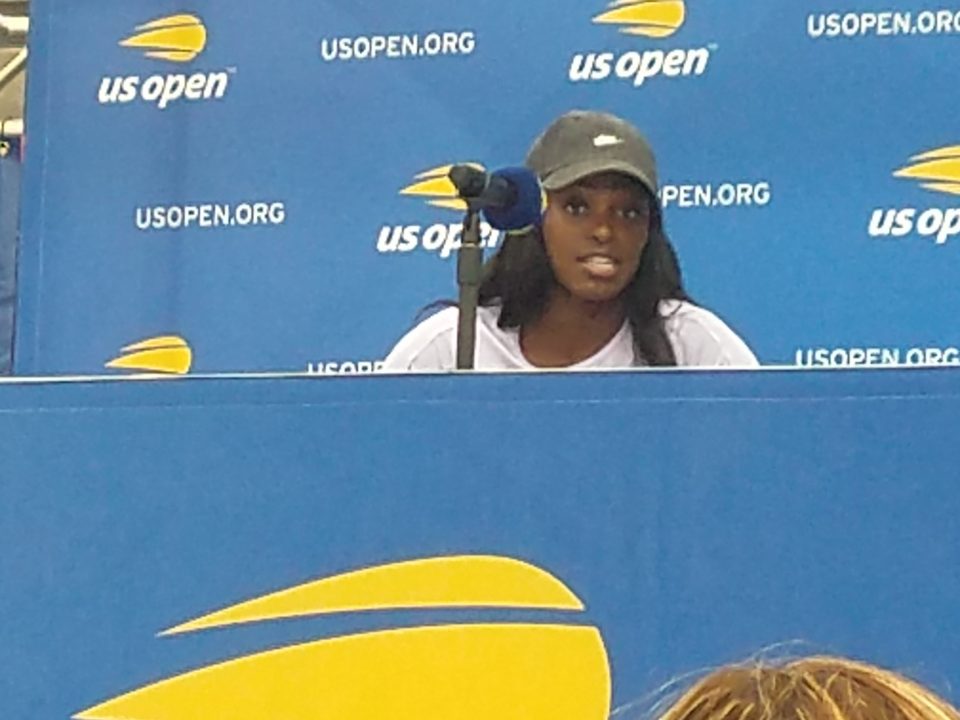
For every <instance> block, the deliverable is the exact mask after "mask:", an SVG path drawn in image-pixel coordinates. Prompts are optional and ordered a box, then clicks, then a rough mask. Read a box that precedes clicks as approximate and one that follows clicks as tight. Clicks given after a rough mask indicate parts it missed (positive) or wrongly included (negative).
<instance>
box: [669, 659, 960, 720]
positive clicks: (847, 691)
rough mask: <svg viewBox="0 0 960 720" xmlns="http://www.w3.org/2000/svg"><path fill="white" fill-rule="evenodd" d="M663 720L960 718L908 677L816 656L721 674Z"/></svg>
mask: <svg viewBox="0 0 960 720" xmlns="http://www.w3.org/2000/svg"><path fill="white" fill-rule="evenodd" d="M658 720H960V713H958V712H957V710H956V708H954V707H953V706H951V705H950V704H949V703H948V702H946V701H945V700H943V699H942V698H940V697H938V696H937V695H935V694H934V693H933V692H931V691H930V690H927V689H926V688H925V687H923V686H922V685H920V684H919V683H916V682H914V681H913V680H909V679H907V678H905V677H903V676H902V675H898V674H897V673H894V672H891V671H889V670H884V669H882V668H878V667H875V666H873V665H868V664H867V663H862V662H857V661H854V660H847V659H845V658H838V657H826V656H818V657H808V658H801V659H795V660H788V661H784V662H780V663H776V664H770V663H754V664H745V665H731V666H727V667H723V668H720V669H719V670H715V671H713V672H711V673H710V674H709V675H707V676H705V677H703V678H702V679H700V680H699V681H698V682H697V683H695V684H694V685H693V687H691V688H690V689H689V690H687V691H686V692H685V693H683V694H682V695H681V696H680V697H679V699H678V700H677V701H676V702H674V703H673V705H672V706H671V707H670V708H668V709H667V710H666V711H665V712H664V713H662V714H661V715H659V717H658Z"/></svg>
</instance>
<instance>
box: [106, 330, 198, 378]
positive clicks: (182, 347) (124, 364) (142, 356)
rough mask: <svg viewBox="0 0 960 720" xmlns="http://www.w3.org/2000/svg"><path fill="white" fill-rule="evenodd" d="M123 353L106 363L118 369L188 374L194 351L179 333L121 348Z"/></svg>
mask: <svg viewBox="0 0 960 720" xmlns="http://www.w3.org/2000/svg"><path fill="white" fill-rule="evenodd" d="M120 352H121V355H120V356H118V357H116V358H114V359H113V360H111V361H110V362H108V363H107V364H106V367H108V368H112V369H117V370H139V371H142V372H156V373H164V374H167V375H186V374H187V373H188V372H190V366H191V365H192V363H193V351H192V350H191V349H190V346H189V345H188V344H187V341H186V340H184V339H183V338H182V337H179V336H177V335H164V336H160V337H155V338H149V339H147V340H143V341H141V342H137V343H133V344H132V345H127V346H126V347H124V348H121V351H120Z"/></svg>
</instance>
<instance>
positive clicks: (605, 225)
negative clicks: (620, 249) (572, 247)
mask: <svg viewBox="0 0 960 720" xmlns="http://www.w3.org/2000/svg"><path fill="white" fill-rule="evenodd" d="M592 234H593V239H594V240H596V241H597V242H602V243H606V242H610V240H611V239H612V238H613V230H612V229H611V228H610V222H609V221H607V220H601V221H599V222H598V223H597V224H596V225H594V226H593V233H592Z"/></svg>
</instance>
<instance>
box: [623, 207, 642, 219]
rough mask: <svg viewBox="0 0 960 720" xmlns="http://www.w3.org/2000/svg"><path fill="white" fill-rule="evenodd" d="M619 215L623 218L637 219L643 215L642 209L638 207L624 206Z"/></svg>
mask: <svg viewBox="0 0 960 720" xmlns="http://www.w3.org/2000/svg"><path fill="white" fill-rule="evenodd" d="M620 215H621V217H623V218H624V219H625V220H639V219H640V218H642V217H643V210H641V209H640V208H624V209H623V210H621V211H620Z"/></svg>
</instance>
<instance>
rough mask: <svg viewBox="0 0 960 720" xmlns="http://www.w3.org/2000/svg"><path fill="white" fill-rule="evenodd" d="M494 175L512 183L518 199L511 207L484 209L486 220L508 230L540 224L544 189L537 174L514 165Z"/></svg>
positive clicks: (499, 228) (500, 228)
mask: <svg viewBox="0 0 960 720" xmlns="http://www.w3.org/2000/svg"><path fill="white" fill-rule="evenodd" d="M493 176H494V177H498V178H502V179H503V180H506V181H507V182H508V183H510V185H512V186H513V188H514V189H515V190H516V192H517V196H516V198H517V199H516V201H515V202H514V203H512V204H511V205H510V206H509V207H505V208H488V209H486V210H484V211H483V216H484V218H485V219H486V221H487V222H488V223H490V225H491V226H492V227H494V228H496V229H497V230H505V231H507V232H511V231H517V230H525V229H527V228H529V227H534V226H539V225H540V223H541V221H542V218H543V191H542V190H541V188H540V181H539V180H538V179H537V176H536V174H535V173H534V172H533V171H532V170H529V169H527V168H525V167H513V168H504V169H502V170H497V171H496V172H494V173H493Z"/></svg>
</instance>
